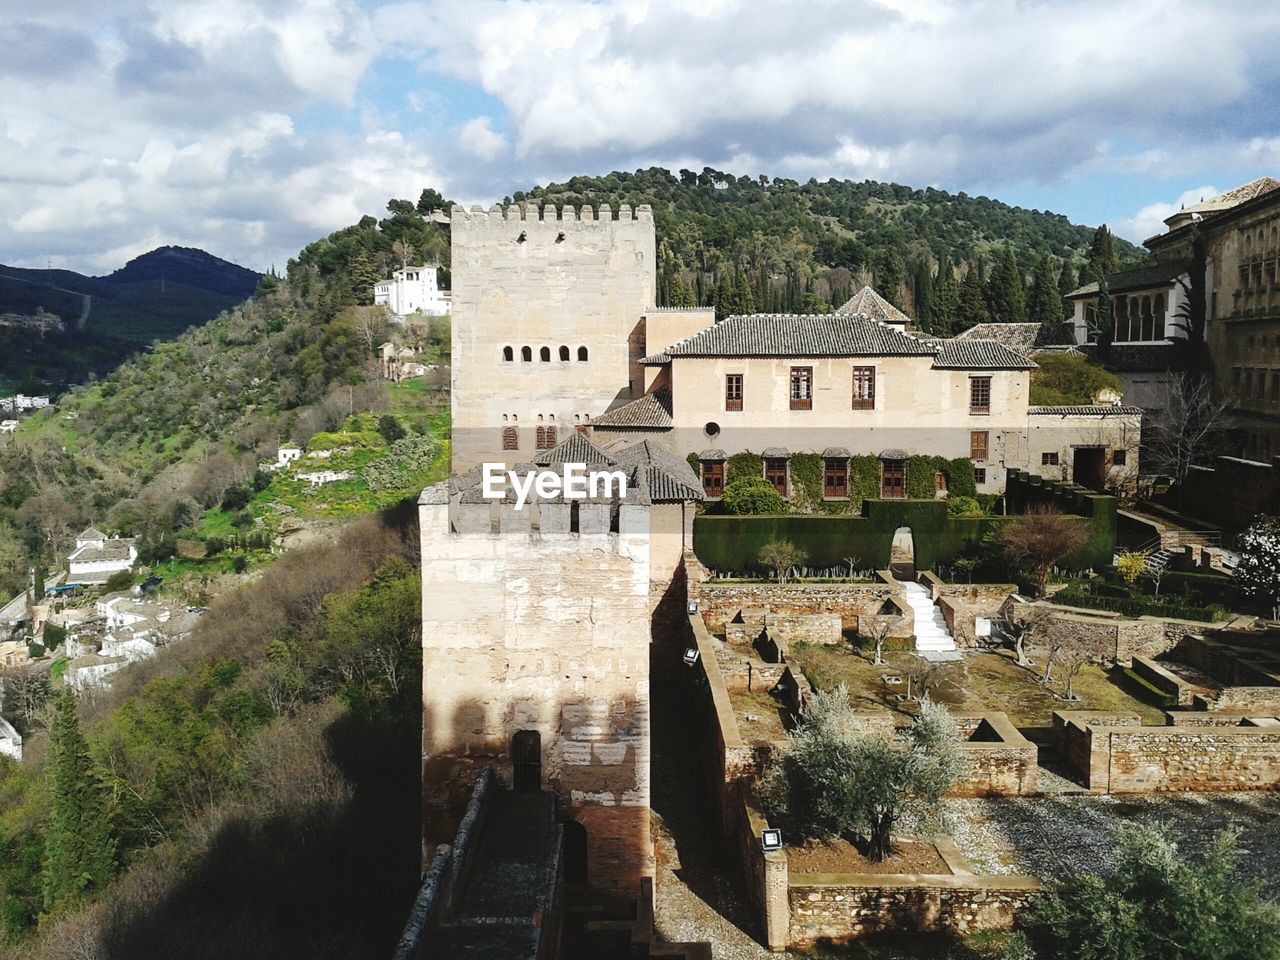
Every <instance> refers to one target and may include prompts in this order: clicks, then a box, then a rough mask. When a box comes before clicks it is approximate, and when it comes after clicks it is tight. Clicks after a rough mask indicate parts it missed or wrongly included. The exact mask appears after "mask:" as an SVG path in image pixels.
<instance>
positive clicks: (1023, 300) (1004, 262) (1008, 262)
mask: <svg viewBox="0 0 1280 960" xmlns="http://www.w3.org/2000/svg"><path fill="white" fill-rule="evenodd" d="M987 304H988V306H989V308H990V311H991V319H992V320H994V321H996V322H997V323H1025V322H1026V319H1027V295H1026V291H1025V289H1024V288H1023V285H1022V271H1021V270H1020V269H1018V256H1017V254H1015V253H1014V252H1013V248H1012V247H1005V248H1004V256H1003V257H1001V259H1000V263H999V265H998V266H997V267H996V269H995V272H994V273H992V274H991V281H990V282H989V283H988V284H987Z"/></svg>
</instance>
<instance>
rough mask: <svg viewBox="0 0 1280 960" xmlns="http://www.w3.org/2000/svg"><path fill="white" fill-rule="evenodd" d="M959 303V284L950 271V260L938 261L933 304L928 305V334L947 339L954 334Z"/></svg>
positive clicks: (941, 258)
mask: <svg viewBox="0 0 1280 960" xmlns="http://www.w3.org/2000/svg"><path fill="white" fill-rule="evenodd" d="M959 303H960V284H959V282H958V281H957V280H956V272H955V270H954V269H952V266H951V259H950V258H949V257H946V256H943V257H940V258H939V260H938V279H937V282H936V283H935V285H934V288H933V302H932V303H931V304H930V305H929V332H930V333H932V334H933V335H934V336H936V337H949V336H952V335H953V334H954V333H955V323H956V308H957V306H958V305H959Z"/></svg>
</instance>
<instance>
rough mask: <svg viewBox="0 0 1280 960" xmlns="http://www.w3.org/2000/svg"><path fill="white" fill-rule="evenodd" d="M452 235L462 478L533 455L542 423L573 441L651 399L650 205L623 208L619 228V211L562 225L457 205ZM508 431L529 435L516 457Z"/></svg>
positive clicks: (526, 213)
mask: <svg viewBox="0 0 1280 960" xmlns="http://www.w3.org/2000/svg"><path fill="white" fill-rule="evenodd" d="M451 229H452V256H453V261H452V262H453V267H452V269H453V318H454V319H453V365H452V378H453V383H452V391H453V393H452V395H453V468H454V470H455V471H461V470H465V469H466V468H467V467H469V466H472V465H473V464H475V463H478V462H480V461H482V460H486V459H488V460H495V461H496V460H508V461H516V460H525V459H530V458H531V457H532V456H534V455H535V453H536V451H535V440H536V430H537V427H539V426H544V427H545V426H550V425H552V424H554V425H556V426H557V429H558V438H559V439H561V440H563V439H564V438H565V437H566V436H568V433H569V431H570V430H572V429H573V427H574V426H576V425H579V424H584V423H587V422H589V421H590V418H591V417H592V416H593V415H595V414H598V413H600V412H602V411H604V410H606V409H608V408H609V407H611V406H614V405H616V404H617V403H621V402H626V401H629V400H632V399H634V398H635V397H638V396H640V394H641V393H642V392H643V388H644V372H643V368H641V367H640V366H639V363H638V361H639V359H640V357H641V356H643V351H644V332H643V320H642V317H643V314H644V312H645V311H646V310H647V309H649V308H650V307H652V305H653V301H654V295H655V289H654V277H655V267H654V262H655V261H654V227H653V216H652V214H651V212H650V211H649V209H648V207H640V208H638V209H637V210H636V211H635V212H634V214H633V212H632V210H631V209H630V208H629V207H626V206H623V207H622V208H620V209H619V211H618V218H617V219H616V220H615V219H613V214H612V212H611V211H610V209H609V207H608V206H607V205H605V206H601V207H600V208H599V210H598V211H594V212H593V211H592V210H591V208H589V207H583V208H582V210H581V211H575V210H574V209H573V208H572V207H566V208H565V209H564V210H563V211H562V212H561V214H560V215H559V216H558V217H557V214H556V211H555V210H554V209H553V208H546V209H545V210H544V211H542V213H541V216H540V215H539V211H538V210H537V209H536V208H534V207H529V208H527V209H526V210H523V211H522V210H521V209H520V208H519V207H508V208H506V210H505V211H504V210H501V209H499V208H497V207H494V208H493V209H492V210H490V211H489V212H487V213H486V212H484V211H481V210H480V209H478V208H473V209H472V210H471V211H466V210H463V209H462V208H460V207H455V208H454V209H453V213H452V227H451ZM506 347H510V348H511V350H512V359H511V360H505V359H504V353H503V350H504V348H506ZM525 347H528V348H529V351H530V356H531V359H530V360H528V361H526V360H524V359H522V351H523V349H524V348H525ZM562 347H564V348H567V350H568V356H569V359H568V360H562V359H561V348H562ZM584 347H585V348H586V357H587V358H586V359H585V360H580V359H579V349H580V348H584ZM544 348H546V350H547V351H548V354H549V357H550V359H549V360H545V361H544V360H543V359H542V350H543V349H544ZM503 427H515V428H516V429H517V430H518V431H519V452H518V453H513V452H512V451H506V452H505V454H504V451H503V450H502V442H501V436H502V433H501V431H502V428H503Z"/></svg>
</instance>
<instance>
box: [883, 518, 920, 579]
mask: <svg viewBox="0 0 1280 960" xmlns="http://www.w3.org/2000/svg"><path fill="white" fill-rule="evenodd" d="M889 570H890V572H891V573H892V574H893V575H894V576H895V577H897V578H898V579H899V580H914V579H915V578H916V543H915V539H914V538H913V537H912V536H911V528H910V527H899V528H898V529H897V530H895V531H894V532H893V543H892V545H891V546H890V547H889Z"/></svg>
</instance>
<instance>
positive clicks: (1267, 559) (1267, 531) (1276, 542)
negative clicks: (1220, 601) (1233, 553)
mask: <svg viewBox="0 0 1280 960" xmlns="http://www.w3.org/2000/svg"><path fill="white" fill-rule="evenodd" d="M1233 576H1234V577H1235V581H1236V584H1237V585H1238V586H1239V588H1240V592H1241V593H1242V594H1243V595H1244V596H1245V597H1247V598H1248V599H1250V600H1253V601H1254V602H1255V603H1257V604H1258V605H1259V606H1260V607H1262V608H1263V609H1264V610H1267V611H1268V612H1270V613H1272V614H1273V615H1274V613H1275V611H1276V609H1277V608H1280V521H1277V520H1276V519H1275V518H1274V517H1259V518H1258V519H1257V520H1255V521H1254V522H1253V523H1252V524H1250V525H1249V529H1248V530H1246V531H1245V532H1244V533H1242V534H1241V535H1240V562H1239V563H1238V564H1236V569H1235V571H1234V573H1233Z"/></svg>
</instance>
